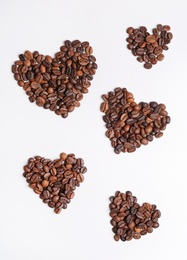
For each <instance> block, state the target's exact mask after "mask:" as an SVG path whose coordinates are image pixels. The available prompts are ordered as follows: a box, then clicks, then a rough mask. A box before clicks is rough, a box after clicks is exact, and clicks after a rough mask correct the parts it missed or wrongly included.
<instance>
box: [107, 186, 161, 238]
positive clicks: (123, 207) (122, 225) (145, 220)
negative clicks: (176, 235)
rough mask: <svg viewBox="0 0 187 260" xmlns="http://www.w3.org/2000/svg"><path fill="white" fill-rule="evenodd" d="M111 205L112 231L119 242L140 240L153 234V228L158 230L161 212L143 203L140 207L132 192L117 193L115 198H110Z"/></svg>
mask: <svg viewBox="0 0 187 260" xmlns="http://www.w3.org/2000/svg"><path fill="white" fill-rule="evenodd" d="M110 201H111V203H110V204H109V208H110V216H111V218H112V219H111V221H110V223H111V225H112V226H113V228H112V231H113V232H114V234H115V235H114V239H115V240H116V241H119V240H120V239H121V240H122V241H130V240H132V239H133V238H134V239H139V238H141V236H143V235H146V234H148V233H152V232H153V228H158V227H159V223H158V218H160V216H161V212H160V211H159V210H158V209H157V208H156V205H151V204H149V203H147V202H146V203H143V205H142V206H140V205H139V204H138V203H137V198H136V197H135V196H133V195H132V193H131V192H130V191H126V193H122V192H120V191H116V193H115V196H112V197H110Z"/></svg>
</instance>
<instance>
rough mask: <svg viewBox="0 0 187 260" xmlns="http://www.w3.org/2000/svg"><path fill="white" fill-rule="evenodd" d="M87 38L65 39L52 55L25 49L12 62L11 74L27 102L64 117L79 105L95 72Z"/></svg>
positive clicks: (94, 62) (95, 67)
mask: <svg viewBox="0 0 187 260" xmlns="http://www.w3.org/2000/svg"><path fill="white" fill-rule="evenodd" d="M92 52H93V49H92V47H91V46H90V45H89V43H88V42H80V41H79V40H75V41H72V42H71V41H69V40H67V41H65V44H64V45H63V46H61V47H60V51H59V52H57V53H56V54H55V58H52V57H51V56H49V55H46V56H45V55H42V54H40V53H39V52H38V51H34V52H33V53H32V52H30V51H25V53H24V54H20V55H19V60H17V61H15V63H14V65H13V66H12V72H13V73H14V78H15V80H17V83H18V85H19V86H20V87H23V89H24V90H25V92H26V94H27V95H28V96H29V100H30V102H36V104H37V105H38V106H39V107H43V108H45V109H50V110H51V111H54V112H55V113H56V114H57V115H60V116H62V117H63V118H66V117H67V116H68V113H69V112H72V111H73V110H74V109H75V107H79V106H80V101H81V100H82V99H83V94H86V93H88V88H89V87H90V85H91V83H90V81H91V80H92V79H93V76H94V74H95V73H96V69H97V64H96V58H95V57H94V56H93V55H92Z"/></svg>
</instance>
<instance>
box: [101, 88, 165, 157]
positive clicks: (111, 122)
mask: <svg viewBox="0 0 187 260" xmlns="http://www.w3.org/2000/svg"><path fill="white" fill-rule="evenodd" d="M102 98H103V100H104V102H103V103H102V104H101V106H100V110H101V112H103V113H105V115H104V116H103V120H104V122H105V123H106V128H107V129H108V130H107V131H106V136H107V137H108V138H109V139H110V141H111V145H112V147H113V148H114V152H115V153H117V154H119V153H120V152H123V153H125V152H129V153H130V152H134V151H135V150H136V149H137V148H139V147H140V146H141V145H142V144H143V145H147V144H148V143H149V142H151V141H152V140H153V137H156V138H159V137H161V136H162V135H163V130H165V129H166V126H167V124H169V123H170V117H169V116H168V112H167V111H166V106H165V105H164V104H158V103H157V102H155V101H152V102H149V103H146V102H140V103H139V104H137V103H136V102H135V101H134V97H133V94H132V93H130V92H128V91H127V89H126V88H116V89H115V90H114V91H110V92H109V93H108V94H105V95H102Z"/></svg>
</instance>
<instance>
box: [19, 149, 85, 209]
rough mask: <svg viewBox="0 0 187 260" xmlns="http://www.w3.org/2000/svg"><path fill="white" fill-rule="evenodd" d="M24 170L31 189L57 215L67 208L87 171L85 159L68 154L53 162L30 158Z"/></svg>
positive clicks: (40, 158)
mask: <svg viewBox="0 0 187 260" xmlns="http://www.w3.org/2000/svg"><path fill="white" fill-rule="evenodd" d="M23 169H24V173H23V176H24V177H25V178H26V181H27V182H28V183H29V187H30V188H31V189H33V191H34V192H35V193H36V194H38V195H39V196H40V199H42V200H43V202H44V203H46V204H48V206H49V207H51V208H54V212H55V213H57V214H59V213H60V212H61V210H62V209H66V208H67V204H68V203H70V201H71V199H73V197H74V195H75V189H76V187H79V186H80V183H82V182H83V181H84V173H86V171H87V168H86V167H85V166H84V161H83V159H81V158H78V159H76V158H75V155H74V154H66V153H61V155H60V158H58V159H56V160H53V161H52V160H50V159H46V158H44V157H41V156H35V157H33V158H29V159H28V163H27V164H26V165H25V166H24V167H23Z"/></svg>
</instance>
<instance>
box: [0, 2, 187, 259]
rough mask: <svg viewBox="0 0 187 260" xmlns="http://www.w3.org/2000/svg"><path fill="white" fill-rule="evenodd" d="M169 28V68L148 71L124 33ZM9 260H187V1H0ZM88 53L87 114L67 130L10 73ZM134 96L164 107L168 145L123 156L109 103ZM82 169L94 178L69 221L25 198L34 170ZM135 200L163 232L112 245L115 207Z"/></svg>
mask: <svg viewBox="0 0 187 260" xmlns="http://www.w3.org/2000/svg"><path fill="white" fill-rule="evenodd" d="M158 23H161V24H169V25H170V26H171V31H172V33H173V35H174V38H173V41H172V42H171V44H170V45H169V51H167V52H165V60H164V61H162V62H160V63H159V64H157V65H156V66H155V67H153V69H152V70H145V69H144V68H143V66H142V64H140V63H138V62H137V61H136V59H135V57H134V56H132V55H131V53H130V51H129V50H128V49H127V48H126V41H125V39H126V37H127V35H126V28H127V27H129V26H133V27H139V26H140V25H144V26H147V28H148V29H149V30H151V29H152V28H153V27H155V26H156V24H158ZM0 26H1V30H0V89H1V92H0V99H1V100H0V114H1V118H0V124H1V127H0V137H1V145H0V147H1V163H0V259H1V260H33V259H35V260H49V259H53V260H61V259H67V260H76V259H78V260H95V259H97V260H104V259H106V260H113V259H118V260H122V259H126V260H136V259H144V260H148V259H151V260H158V259H159V260H187V251H186V246H187V239H186V232H187V225H186V220H187V194H186V189H187V188H186V174H187V173H186V159H187V158H186V147H187V139H186V133H187V109H186V98H187V65H186V61H187V51H186V43H187V33H186V31H187V1H186V0H177V1H164V0H157V1H148V0H144V1H138V0H132V1H127V0H115V1H111V0H110V1H107V0H105V1H104V0H95V1H94V0H92V1H90V0H79V1H78V0H77V1H76V0H66V1H65V0H51V1H50V0H43V1H42V0H32V1H25V0H16V1H13V0H12V1H11V0H6V1H4V0H0ZM67 39H70V40H75V39H79V40H81V41H85V40H87V41H89V42H90V44H91V45H92V46H93V49H94V55H95V56H96V58H97V63H98V66H99V68H98V70H97V73H96V75H95V78H94V80H93V81H92V86H91V88H90V92H89V93H88V94H87V95H85V96H84V99H83V100H82V103H81V107H80V108H77V109H76V110H75V111H74V112H73V113H71V114H70V115H69V117H68V118H67V119H65V120H64V119H63V118H61V117H59V116H57V115H55V114H54V113H52V112H51V111H49V110H44V109H42V108H39V107H38V106H36V105H35V104H32V103H30V102H29V101H28V98H27V96H26V95H25V93H24V91H23V89H22V88H20V87H19V86H18V85H17V83H16V81H15V80H14V78H13V74H12V73H11V65H12V64H13V62H14V61H15V60H17V59H18V55H19V54H20V53H23V52H24V51H25V50H27V49H28V50H31V51H34V50H38V51H39V52H40V53H42V54H49V55H54V53H55V52H57V51H58V50H59V47H60V46H61V45H62V44H63V42H64V40H67ZM115 87H126V88H127V89H128V90H129V91H130V92H132V93H133V94H134V96H135V99H136V101H137V102H140V101H147V102H149V101H153V100H155V101H157V102H160V103H164V104H166V106H167V111H168V112H169V115H170V116H171V119H172V121H171V124H170V125H168V126H167V129H166V130H165V132H164V136H163V137H162V138H160V139H155V140H154V141H153V142H152V143H149V144H148V146H144V147H141V148H140V149H138V150H137V151H136V152H134V153H132V154H120V155H116V154H115V153H114V152H113V149H112V147H111V145H110V141H109V139H107V138H106V137H105V130H106V129H105V126H104V122H103V121H102V113H101V112H100V110H99V107H100V103H101V95H102V94H104V93H107V92H108V91H111V90H113V89H114V88H115ZM63 151H64V152H67V153H72V152H73V153H75V155H76V157H82V158H84V160H85V165H86V166H87V168H88V172H87V173H86V175H85V182H84V183H83V184H82V185H81V187H80V188H78V189H77V190H76V195H75V198H74V199H73V200H72V202H71V203H70V204H69V206H68V209H67V210H64V211H62V212H61V214H59V215H56V214H54V213H53V210H52V209H50V208H49V207H48V206H46V205H45V204H43V203H42V201H41V200H40V199H39V198H38V196H37V195H36V194H35V193H34V192H33V191H32V190H31V189H30V188H28V186H27V183H26V181H25V179H24V178H23V176H22V173H23V168H22V167H23V165H24V164H26V162H27V158H29V157H31V156H34V155H42V156H44V157H47V158H51V159H55V158H57V157H58V156H59V154H60V153H61V152H63ZM116 190H121V191H124V192H125V191H126V190H131V191H132V192H133V195H135V196H137V197H138V199H139V202H140V203H142V202H150V203H153V204H156V205H157V206H158V208H159V209H160V210H161V212H162V216H161V218H160V227H159V228H158V229H155V230H154V232H153V233H152V234H148V235H147V236H143V237H142V238H141V239H140V240H132V241H130V242H125V243H123V242H121V241H119V242H115V241H114V240H113V233H112V231H111V225H110V217H109V215H108V213H109V210H108V203H109V200H108V198H109V196H111V195H113V194H114V192H115V191H116Z"/></svg>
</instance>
